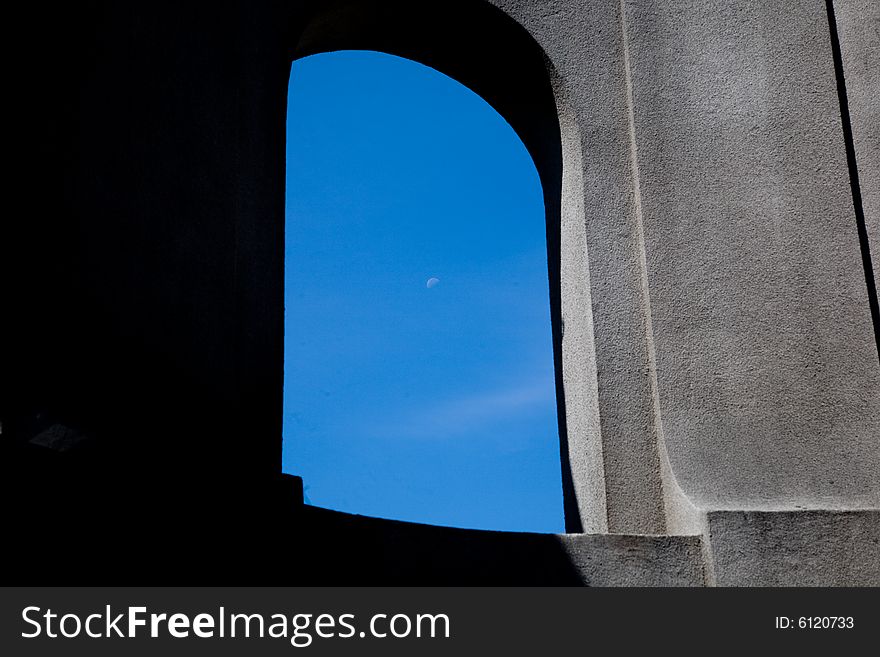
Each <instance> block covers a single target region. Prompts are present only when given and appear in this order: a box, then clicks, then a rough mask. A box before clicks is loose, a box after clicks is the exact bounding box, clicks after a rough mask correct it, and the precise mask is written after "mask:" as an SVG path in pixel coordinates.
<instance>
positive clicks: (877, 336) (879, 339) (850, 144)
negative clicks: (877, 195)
mask: <svg viewBox="0 0 880 657" xmlns="http://www.w3.org/2000/svg"><path fill="white" fill-rule="evenodd" d="M825 7H826V10H827V12H828V30H829V33H830V36H831V52H832V56H833V58H834V74H835V77H836V79H837V96H838V98H839V100H840V123H841V126H842V127H843V141H844V144H845V146H846V163H847V166H848V168H849V183H850V188H851V190H852V199H853V210H854V212H855V216H856V229H857V230H858V232H859V243H860V245H861V248H862V266H863V267H864V269H865V285H866V286H867V288H868V304H869V306H870V308H871V320H872V322H873V323H874V340H875V341H876V343H877V352H878V353H877V355H878V358H880V306H878V302H877V284H876V282H875V280H874V267H873V264H872V260H871V246H870V243H869V240H868V229H867V226H866V222H865V208H864V204H863V202H862V186H861V183H860V181H859V167H858V162H857V160H856V149H855V143H854V140H853V129H852V119H851V117H850V112H849V98H848V96H847V91H846V77H845V75H844V67H843V56H842V54H841V49H840V35H839V34H838V26H837V18H836V16H835V13H834V0H825Z"/></svg>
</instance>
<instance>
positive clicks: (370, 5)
mask: <svg viewBox="0 0 880 657" xmlns="http://www.w3.org/2000/svg"><path fill="white" fill-rule="evenodd" d="M290 25H291V29H290V33H289V34H288V37H287V42H288V43H289V44H291V47H290V49H289V51H288V53H287V56H288V59H289V60H290V61H292V60H295V59H297V58H300V57H306V56H309V55H314V54H318V53H322V52H331V51H338V50H372V51H378V52H385V53H388V54H392V55H397V56H400V57H405V58H407V59H410V60H413V61H416V62H419V63H421V64H424V65H427V66H430V67H432V68H434V69H436V70H438V71H440V72H442V73H444V74H446V75H448V76H449V77H451V78H453V79H455V80H457V81H458V82H460V83H461V84H463V85H465V86H467V87H468V88H470V89H471V90H472V91H474V92H476V93H477V94H479V95H480V96H481V97H482V98H483V99H484V100H486V101H487V102H488V103H489V104H490V105H491V106H492V107H493V108H494V109H495V110H496V111H498V113H499V114H500V115H501V116H502V117H504V119H505V120H507V122H508V123H509V124H510V125H511V127H513V129H514V130H515V131H516V133H517V134H518V136H519V137H520V139H521V140H522V141H523V143H524V145H525V146H526V148H527V149H528V151H529V153H530V154H531V156H532V159H533V161H534V163H535V166H536V168H537V170H538V174H539V176H540V179H541V184H542V188H543V195H544V207H545V215H546V227H547V249H548V267H549V271H548V275H549V276H548V277H549V282H550V286H549V295H550V310H551V325H552V336H553V351H554V368H555V372H556V390H557V409H558V418H559V435H560V441H561V449H560V453H561V460H562V480H563V497H564V506H565V518H566V527H567V529H568V531H574V532H580V531H585V530H605V529H607V522H605V521H604V520H603V518H604V516H605V514H606V509H605V489H604V486H605V484H604V471H603V467H602V453H601V441H600V438H599V427H598V410H597V391H596V387H597V382H596V376H595V362H594V361H595V356H594V354H593V353H592V342H593V336H592V320H591V314H592V310H591V304H590V298H589V285H588V281H589V271H588V264H587V259H586V244H585V242H584V238H583V212H584V209H583V190H582V188H581V187H582V178H581V167H582V163H581V152H580V150H581V140H580V135H579V128H578V122H577V121H576V119H575V117H574V113H573V111H572V109H571V108H570V106H569V104H568V98H567V91H566V90H565V88H564V84H563V81H562V78H561V77H560V76H559V75H558V73H557V71H556V69H555V67H554V65H553V63H552V62H551V60H550V59H549V57H548V56H547V54H546V53H545V52H544V51H543V50H542V49H541V47H540V46H539V44H538V43H537V42H536V41H535V39H534V38H533V37H532V36H531V35H530V34H529V33H528V32H527V31H526V29H525V28H523V27H522V26H521V25H520V24H519V23H518V22H517V21H515V20H514V19H513V18H511V17H510V16H509V15H507V14H506V13H505V12H503V11H501V10H500V9H498V8H496V7H493V6H492V5H491V4H489V3H487V2H460V1H453V2H448V3H443V4H442V5H439V6H438V7H436V8H435V9H434V10H433V11H427V12H426V11H425V7H424V6H422V5H421V4H420V5H419V6H418V7H414V6H413V3H406V2H399V1H398V0H373V1H370V2H350V1H345V0H342V1H338V2H330V3H327V2H322V3H310V4H309V6H307V7H305V8H301V9H300V11H299V12H297V13H296V15H295V16H294V17H293V20H292V21H291V23H290ZM294 89H295V87H294ZM563 271H565V273H564V275H563ZM564 288H565V289H564ZM564 298H565V299H566V302H564V301H563V299H564ZM564 303H567V318H566V320H565V321H563V304H564ZM566 334H567V335H568V337H567V338H565V335H566ZM564 344H565V345H569V344H570V345H577V348H574V349H572V351H574V352H576V354H577V356H578V357H577V358H571V359H566V358H565V356H564V354H565V351H566V349H565V347H564ZM585 350H586V353H585ZM567 391H570V393H569V394H572V395H573V399H572V400H571V404H570V403H569V401H567V399H566V395H567Z"/></svg>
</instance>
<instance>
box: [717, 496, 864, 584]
mask: <svg viewBox="0 0 880 657" xmlns="http://www.w3.org/2000/svg"><path fill="white" fill-rule="evenodd" d="M707 524H708V536H709V538H708V540H709V542H710V544H711V554H712V569H713V571H714V583H715V584H717V585H718V586H880V511H839V512H834V511H793V512H779V513H773V512H760V511H748V512H746V511H729V512H715V513H710V514H709V516H708V521H707Z"/></svg>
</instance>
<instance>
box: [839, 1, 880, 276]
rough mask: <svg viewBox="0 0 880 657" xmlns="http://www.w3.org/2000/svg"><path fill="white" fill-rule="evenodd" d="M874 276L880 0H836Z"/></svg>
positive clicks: (879, 257)
mask: <svg viewBox="0 0 880 657" xmlns="http://www.w3.org/2000/svg"><path fill="white" fill-rule="evenodd" d="M834 12H835V16H836V17H837V31H838V36H839V38H840V50H841V55H842V59H843V71H844V77H845V79H846V92H847V97H848V100H849V113H850V119H851V121H852V131H853V144H854V146H855V153H856V161H857V164H858V170H859V180H860V182H861V194H862V203H863V205H864V210H865V225H866V226H867V229H868V235H869V237H870V242H871V259H872V262H873V265H874V277H875V279H880V2H876V1H875V0H835V2H834Z"/></svg>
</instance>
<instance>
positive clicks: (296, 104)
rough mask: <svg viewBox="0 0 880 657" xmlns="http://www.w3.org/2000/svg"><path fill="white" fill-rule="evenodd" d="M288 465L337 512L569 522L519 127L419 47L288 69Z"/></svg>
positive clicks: (535, 208) (543, 286)
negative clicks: (433, 64)
mask: <svg viewBox="0 0 880 657" xmlns="http://www.w3.org/2000/svg"><path fill="white" fill-rule="evenodd" d="M287 160H288V161H287V171H288V179H287V208H286V209H287V231H286V271H285V307H286V316H285V329H286V330H285V334H286V338H285V387H284V409H285V410H284V457H283V461H284V468H285V469H286V470H287V471H290V472H294V473H296V474H299V475H301V476H303V478H304V481H305V484H306V486H307V490H306V495H307V496H308V498H309V500H310V501H311V502H312V503H314V504H316V505H318V506H324V507H328V508H332V509H336V510H343V511H349V512H354V513H361V514H365V515H372V516H379V517H390V518H395V519H403V520H413V521H420V522H428V523H431V524H441V525H452V526H463V527H473V528H483V529H504V530H519V531H544V532H557V531H562V530H563V518H562V515H563V514H562V509H563V505H562V499H561V493H562V486H561V481H560V473H561V468H560V461H559V441H558V433H557V422H558V418H557V412H556V393H555V387H554V377H555V374H554V366H553V346H552V335H551V325H550V317H551V312H550V301H549V295H548V289H549V288H548V273H547V272H548V267H547V245H546V240H545V233H546V230H545V227H546V225H545V210H544V194H543V191H542V187H541V182H540V180H539V176H538V172H537V170H536V169H535V166H534V164H533V162H532V159H531V156H530V155H529V152H528V151H527V149H526V148H525V146H524V145H523V143H522V142H521V141H520V139H519V137H518V136H517V134H516V133H515V132H514V130H513V128H511V127H510V125H509V124H508V123H507V122H506V121H505V120H504V119H503V118H502V117H501V116H500V115H498V114H497V112H496V111H495V110H494V109H492V107H491V106H489V105H488V104H487V103H486V101H484V100H483V99H482V98H480V97H479V96H477V95H476V94H475V93H474V92H472V91H470V90H469V89H467V88H466V87H464V86H463V85H461V84H460V83H458V82H456V81H454V80H452V79H451V78H448V77H447V76H445V75H443V74H441V73H439V72H438V71H436V70H434V69H431V68H429V67H427V66H424V65H422V64H418V63H416V62H413V61H411V60H408V59H403V58H400V57H396V56H392V55H387V54H383V53H378V52H368V51H337V52H332V53H326V54H319V55H314V56H311V57H306V58H302V59H298V60H296V61H295V62H294V65H293V69H292V73H291V81H290V96H289V102H288V151H287Z"/></svg>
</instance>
